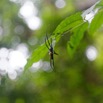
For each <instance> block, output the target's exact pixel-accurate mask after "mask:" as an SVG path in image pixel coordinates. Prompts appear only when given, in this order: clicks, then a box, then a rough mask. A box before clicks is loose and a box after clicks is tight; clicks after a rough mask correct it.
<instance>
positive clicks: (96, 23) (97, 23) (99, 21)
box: [89, 10, 103, 34]
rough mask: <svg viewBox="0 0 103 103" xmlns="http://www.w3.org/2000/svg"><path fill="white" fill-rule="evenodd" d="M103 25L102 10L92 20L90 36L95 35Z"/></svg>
mask: <svg viewBox="0 0 103 103" xmlns="http://www.w3.org/2000/svg"><path fill="white" fill-rule="evenodd" d="M102 25H103V10H100V11H99V12H98V13H97V14H96V15H95V17H94V19H93V20H92V22H91V24H90V28H89V32H90V34H94V33H95V32H96V31H97V30H98V29H99V28H100V27H101V26H102Z"/></svg>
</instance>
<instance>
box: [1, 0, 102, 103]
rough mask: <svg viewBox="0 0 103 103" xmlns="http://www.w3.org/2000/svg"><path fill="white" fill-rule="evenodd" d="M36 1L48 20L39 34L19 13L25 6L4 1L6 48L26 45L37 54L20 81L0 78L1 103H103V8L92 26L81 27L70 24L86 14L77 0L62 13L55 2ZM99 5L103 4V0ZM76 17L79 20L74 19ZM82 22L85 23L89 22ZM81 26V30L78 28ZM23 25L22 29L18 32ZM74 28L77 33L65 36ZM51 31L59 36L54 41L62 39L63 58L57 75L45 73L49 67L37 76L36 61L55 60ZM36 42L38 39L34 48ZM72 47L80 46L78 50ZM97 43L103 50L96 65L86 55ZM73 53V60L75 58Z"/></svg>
mask: <svg viewBox="0 0 103 103" xmlns="http://www.w3.org/2000/svg"><path fill="white" fill-rule="evenodd" d="M21 1H22V0H21ZM33 2H34V4H35V5H36V6H37V7H38V10H39V14H38V16H39V17H40V18H41V19H42V25H41V27H40V29H38V30H34V31H33V30H30V29H29V28H28V26H27V25H26V23H25V22H24V20H23V19H22V18H20V16H19V14H18V13H19V10H20V7H21V5H22V4H20V3H19V2H17V3H14V2H10V1H8V0H1V1H0V26H1V27H2V28H3V35H2V36H1V35H0V36H1V38H0V47H7V48H13V49H15V47H16V46H17V45H18V44H20V43H25V44H26V45H27V46H28V48H29V51H30V52H31V53H32V55H31V56H30V58H29V61H30V62H29V61H28V65H27V69H26V70H25V72H24V73H22V74H21V75H20V76H19V77H18V78H17V79H16V80H10V79H9V78H8V76H7V75H6V76H3V77H2V76H1V75H0V76H1V84H0V103H102V102H103V98H102V97H103V63H102V61H103V52H102V51H103V43H102V41H103V27H102V23H103V17H102V16H103V9H100V10H99V12H98V13H97V14H96V16H94V19H93V21H92V22H91V24H90V25H89V24H88V23H87V22H85V23H84V24H83V25H80V26H78V25H77V24H78V22H74V23H73V24H71V25H70V24H69V22H67V21H68V20H72V19H77V17H78V16H79V17H80V16H81V14H82V13H81V11H80V10H79V8H77V6H76V3H77V2H75V0H65V2H66V6H65V7H64V8H61V9H58V8H56V6H55V4H54V3H55V0H42V1H40V0H33ZM78 2H80V1H79V0H78ZM82 2H83V3H84V1H82ZM84 5H85V4H84ZM99 5H100V6H102V0H101V2H100V4H99ZM83 10H84V8H83V9H82V11H83ZM76 12H79V13H80V14H79V15H78V16H75V15H77V14H78V13H77V14H76ZM71 15H72V16H74V18H71V19H68V18H70V17H72V16H71ZM65 18H67V19H65ZM80 18H81V17H80ZM81 19H82V18H81ZM65 20H66V21H65ZM65 23H67V24H65ZM80 23H83V20H81V21H80ZM64 24H65V25H64ZM65 26H66V27H65ZM76 26H78V27H77V28H75V27H76ZM17 27H19V29H18V30H17V31H16V28H17ZM59 27H60V28H59ZM62 27H63V28H62ZM20 28H22V29H20ZM72 28H75V29H73V30H72ZM68 29H71V30H72V31H69V32H66V33H65V34H63V33H64V32H65V31H67V30H68ZM46 32H47V33H48V35H50V34H52V33H53V35H52V36H51V35H50V38H52V37H53V38H54V37H55V38H56V41H57V42H56V46H55V49H56V51H57V52H58V54H59V55H58V56H55V69H56V72H54V71H52V70H51V71H49V70H45V68H44V67H41V68H40V69H38V70H37V71H34V72H32V71H31V70H30V69H28V68H29V67H31V65H32V64H33V62H36V61H38V60H40V59H43V61H44V62H45V61H49V56H48V55H46V53H47V49H46V46H45V44H44V39H45V34H46ZM58 32H59V33H60V36H59V37H58V35H57V34H58ZM62 34H63V35H62ZM92 34H93V35H92ZM31 40H34V41H36V40H37V41H36V43H35V44H33V45H31V44H30V41H31ZM58 40H59V41H58ZM70 43H71V45H72V46H73V47H74V49H73V50H72V48H71V45H70ZM41 44H42V46H41ZM91 45H92V46H95V47H96V49H97V51H98V55H97V58H96V59H95V60H94V61H90V60H89V59H87V57H86V50H87V48H88V46H91ZM68 48H69V49H68ZM74 51H75V52H74ZM72 52H73V57H72V58H70V55H72ZM45 55H46V56H45ZM14 62H15V61H14Z"/></svg>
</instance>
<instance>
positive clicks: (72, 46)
mask: <svg viewBox="0 0 103 103" xmlns="http://www.w3.org/2000/svg"><path fill="white" fill-rule="evenodd" d="M87 27H88V23H87V22H86V23H84V24H82V25H81V26H79V27H78V28H76V29H75V30H74V31H73V35H72V36H71V38H70V41H69V42H68V44H67V50H68V53H69V56H70V57H72V56H73V54H74V53H75V51H76V49H77V47H78V45H79V44H80V41H81V39H82V38H83V36H84V32H85V31H86V29H87Z"/></svg>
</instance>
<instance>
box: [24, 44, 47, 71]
mask: <svg viewBox="0 0 103 103" xmlns="http://www.w3.org/2000/svg"><path fill="white" fill-rule="evenodd" d="M46 53H47V49H46V46H45V44H43V45H41V46H39V47H38V48H37V49H36V50H35V51H34V52H33V53H32V55H31V56H30V57H29V59H28V61H27V64H26V66H25V70H26V69H28V68H30V67H31V66H32V65H33V63H34V62H37V61H39V60H40V59H42V58H43V57H44V56H45V55H46Z"/></svg>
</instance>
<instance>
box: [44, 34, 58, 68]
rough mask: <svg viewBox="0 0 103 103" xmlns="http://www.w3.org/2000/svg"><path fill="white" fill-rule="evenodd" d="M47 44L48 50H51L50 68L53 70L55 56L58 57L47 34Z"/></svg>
mask: <svg viewBox="0 0 103 103" xmlns="http://www.w3.org/2000/svg"><path fill="white" fill-rule="evenodd" d="M45 44H46V47H47V48H48V50H49V55H50V66H51V68H54V54H56V55H58V54H57V53H56V52H55V51H54V48H53V46H52V39H51V42H50V41H49V40H48V36H47V34H46V38H45Z"/></svg>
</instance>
